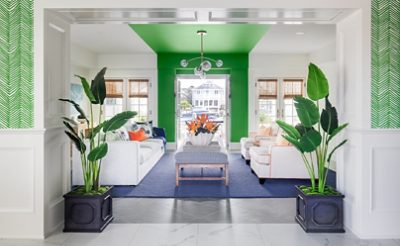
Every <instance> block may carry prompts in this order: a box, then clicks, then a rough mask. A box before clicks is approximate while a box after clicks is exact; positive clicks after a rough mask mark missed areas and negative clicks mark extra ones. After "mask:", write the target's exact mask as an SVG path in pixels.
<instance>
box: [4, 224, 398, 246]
mask: <svg viewBox="0 0 400 246" xmlns="http://www.w3.org/2000/svg"><path fill="white" fill-rule="evenodd" d="M0 245H1V246H56V245H58V246H109V245H112V246H136V245H138V246H180V245H182V246H186V245H188V246H189V245H198V246H203V245H204V246H213V245H218V246H225V245H226V246H228V245H229V246H235V245H238V246H239V245H240V246H242V245H244V246H258V245H261V246H292V245H293V246H303V245H304V246H314V245H315V246H316V245H321V246H400V240H390V239H388V240H360V239H358V238H357V237H355V236H354V235H353V234H351V233H350V232H347V233H344V234H316V233H305V232H304V231H303V230H302V229H301V228H300V226H298V225H297V224H116V223H113V224H110V225H109V226H108V227H107V228H106V229H105V230H104V231H103V233H61V232H59V233H56V234H54V235H52V236H50V237H49V238H47V239H45V240H9V239H0Z"/></svg>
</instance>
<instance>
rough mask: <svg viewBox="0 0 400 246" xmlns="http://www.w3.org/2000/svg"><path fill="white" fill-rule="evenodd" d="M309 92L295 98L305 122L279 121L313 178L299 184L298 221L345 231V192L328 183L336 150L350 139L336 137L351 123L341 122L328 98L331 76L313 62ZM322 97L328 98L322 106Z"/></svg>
mask: <svg viewBox="0 0 400 246" xmlns="http://www.w3.org/2000/svg"><path fill="white" fill-rule="evenodd" d="M307 95H308V98H305V97H302V96H297V97H295V98H294V103H295V108H296V111H297V115H298V117H299V120H300V122H301V123H299V124H298V125H296V126H292V125H290V124H287V123H285V122H284V121H280V120H278V121H277V124H278V125H279V126H280V127H281V128H282V129H283V131H284V133H285V134H284V135H283V137H284V138H285V139H286V140H287V141H289V142H290V143H291V144H292V145H293V146H294V147H296V149H297V150H298V151H299V152H300V154H301V157H302V158H303V160H304V165H305V167H306V169H307V172H308V174H309V175H310V180H311V186H296V189H297V198H296V221H297V222H298V223H299V224H300V225H301V226H302V227H303V229H304V230H305V231H307V232H344V229H343V198H344V196H343V195H342V194H341V193H340V192H338V191H336V190H335V189H333V188H332V187H329V186H327V185H326V180H327V175H328V171H329V167H330V165H331V161H332V156H333V154H334V153H335V151H336V150H337V149H338V148H340V147H341V146H343V145H344V144H345V143H346V141H347V140H342V141H341V142H339V143H337V144H336V145H335V146H334V147H331V145H332V143H333V139H334V137H336V136H337V135H338V133H340V132H341V131H342V130H343V129H344V128H346V127H347V125H348V124H342V125H340V124H339V121H338V114H337V111H336V108H335V107H333V106H332V104H331V103H330V101H329V99H328V96H329V84H328V80H327V79H326V77H325V75H324V73H323V72H322V71H321V69H320V68H318V67H317V66H316V65H315V64H312V63H311V64H310V65H309V67H308V79H307ZM321 100H324V102H325V103H324V108H323V109H322V110H321V107H322V103H321V102H320V101H321Z"/></svg>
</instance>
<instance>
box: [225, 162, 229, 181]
mask: <svg viewBox="0 0 400 246" xmlns="http://www.w3.org/2000/svg"><path fill="white" fill-rule="evenodd" d="M227 185H229V169H228V165H226V164H225V186H227Z"/></svg>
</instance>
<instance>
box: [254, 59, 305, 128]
mask: <svg viewBox="0 0 400 246" xmlns="http://www.w3.org/2000/svg"><path fill="white" fill-rule="evenodd" d="M308 63H309V56H308V54H260V53H250V55H249V131H250V132H252V131H257V128H258V127H257V115H256V109H257V98H256V97H255V96H254V95H257V90H256V89H257V88H256V84H255V83H256V82H257V79H259V78H278V79H282V78H306V76H307V71H308V70H307V66H308Z"/></svg>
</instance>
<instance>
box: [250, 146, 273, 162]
mask: <svg viewBox="0 0 400 246" xmlns="http://www.w3.org/2000/svg"><path fill="white" fill-rule="evenodd" d="M269 153H270V151H269V148H264V147H251V148H250V156H251V159H253V160H255V161H256V162H258V163H259V164H266V165H267V164H269V163H270V160H271V156H270V155H269Z"/></svg>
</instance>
